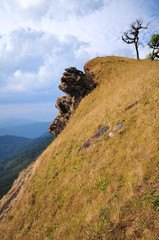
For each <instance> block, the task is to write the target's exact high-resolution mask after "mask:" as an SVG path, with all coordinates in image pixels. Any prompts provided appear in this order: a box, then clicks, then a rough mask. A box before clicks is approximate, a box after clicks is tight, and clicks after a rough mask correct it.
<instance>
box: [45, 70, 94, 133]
mask: <svg viewBox="0 0 159 240" xmlns="http://www.w3.org/2000/svg"><path fill="white" fill-rule="evenodd" d="M93 78H94V75H93V73H91V72H90V71H89V69H88V68H87V69H85V73H83V72H82V71H79V70H77V69H76V68H75V67H70V68H66V69H65V72H64V73H63V76H62V78H61V84H60V85H59V89H60V90H62V91H63V92H64V93H66V96H63V97H59V98H58V99H57V101H56V105H55V106H56V108H57V109H59V114H58V115H57V117H56V118H55V120H54V122H53V124H51V125H50V127H49V132H50V133H51V134H52V135H54V136H55V137H57V136H58V135H59V134H60V132H61V131H62V130H63V129H64V127H65V126H66V124H67V122H68V120H69V119H70V116H71V115H72V114H73V113H74V111H75V109H76V108H77V107H78V105H79V103H80V101H81V100H82V99H83V98H84V97H85V96H86V95H88V94H89V93H90V92H91V91H92V90H93V89H94V88H95V87H96V84H95V82H94V81H93Z"/></svg>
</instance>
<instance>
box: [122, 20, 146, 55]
mask: <svg viewBox="0 0 159 240" xmlns="http://www.w3.org/2000/svg"><path fill="white" fill-rule="evenodd" d="M142 24H143V21H142V20H141V19H136V21H135V22H133V23H132V24H131V25H130V28H131V29H130V30H128V31H126V32H124V34H123V36H122V40H123V41H124V42H126V43H127V44H132V43H134V44H135V49H136V55H137V59H139V50H138V47H139V31H140V30H141V29H147V28H148V24H147V25H146V26H145V27H144V26H143V25H142Z"/></svg>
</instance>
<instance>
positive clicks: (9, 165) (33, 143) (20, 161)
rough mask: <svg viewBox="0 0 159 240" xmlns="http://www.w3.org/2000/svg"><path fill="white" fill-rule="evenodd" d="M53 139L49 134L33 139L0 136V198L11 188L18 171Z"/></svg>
mask: <svg viewBox="0 0 159 240" xmlns="http://www.w3.org/2000/svg"><path fill="white" fill-rule="evenodd" d="M53 139H54V138H53V136H51V135H50V136H48V137H41V138H35V139H27V138H22V137H15V136H2V137H0V199H1V198H2V197H3V195H4V194H6V193H7V192H8V190H9V189H10V188H11V186H12V184H13V182H14V180H15V179H16V178H17V177H18V175H19V173H20V172H21V171H22V170H23V169H25V168H27V167H28V166H29V165H30V164H31V163H32V162H33V161H35V159H36V158H37V157H38V156H40V154H41V153H42V152H43V151H44V150H45V149H46V148H47V146H48V145H49V144H50V143H51V142H52V141H53Z"/></svg>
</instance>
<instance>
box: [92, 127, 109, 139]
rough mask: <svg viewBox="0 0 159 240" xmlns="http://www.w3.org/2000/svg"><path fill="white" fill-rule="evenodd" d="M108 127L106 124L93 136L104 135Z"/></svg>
mask: <svg viewBox="0 0 159 240" xmlns="http://www.w3.org/2000/svg"><path fill="white" fill-rule="evenodd" d="M108 129H109V126H108V125H106V126H103V127H101V128H100V129H99V130H98V131H97V132H96V134H95V135H94V136H93V138H99V137H100V136H102V135H104V133H105V132H107V131H108Z"/></svg>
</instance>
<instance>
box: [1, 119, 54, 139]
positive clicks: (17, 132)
mask: <svg viewBox="0 0 159 240" xmlns="http://www.w3.org/2000/svg"><path fill="white" fill-rule="evenodd" d="M49 125H50V123H49V122H36V123H32V124H27V125H18V126H10V125H9V126H8V127H3V128H0V136H4V135H14V136H19V137H26V138H37V137H40V136H41V135H42V134H44V133H45V132H47V131H48V127H49Z"/></svg>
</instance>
